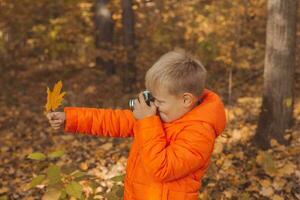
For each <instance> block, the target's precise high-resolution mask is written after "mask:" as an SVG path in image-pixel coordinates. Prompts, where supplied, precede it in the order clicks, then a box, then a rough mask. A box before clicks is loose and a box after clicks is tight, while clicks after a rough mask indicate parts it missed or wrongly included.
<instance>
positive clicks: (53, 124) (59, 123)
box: [50, 122, 62, 126]
mask: <svg viewBox="0 0 300 200" xmlns="http://www.w3.org/2000/svg"><path fill="white" fill-rule="evenodd" d="M50 124H51V126H58V125H61V124H62V123H61V122H55V123H50Z"/></svg>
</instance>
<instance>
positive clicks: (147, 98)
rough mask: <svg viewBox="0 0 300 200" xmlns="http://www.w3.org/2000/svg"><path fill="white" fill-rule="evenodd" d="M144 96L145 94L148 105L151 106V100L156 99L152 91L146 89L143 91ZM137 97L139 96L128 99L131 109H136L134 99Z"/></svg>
mask: <svg viewBox="0 0 300 200" xmlns="http://www.w3.org/2000/svg"><path fill="white" fill-rule="evenodd" d="M143 96H144V99H145V101H146V103H147V105H148V106H150V101H154V98H153V97H152V95H151V93H150V92H149V91H148V90H145V91H143ZM136 99H137V98H132V99H129V101H128V105H129V108H130V109H131V110H134V101H135V100H136Z"/></svg>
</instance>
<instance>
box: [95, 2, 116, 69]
mask: <svg viewBox="0 0 300 200" xmlns="http://www.w3.org/2000/svg"><path fill="white" fill-rule="evenodd" d="M108 2H109V0H96V2H95V28H96V36H95V37H96V40H95V45H96V48H97V49H99V50H100V51H108V52H110V51H111V49H112V48H111V47H112V44H113V27H114V23H113V19H112V15H111V12H110V10H109V9H108ZM112 57H113V56H111V57H105V56H97V57H96V65H97V67H104V69H105V72H106V73H107V74H109V75H111V74H114V73H115V71H116V70H115V66H114V63H113V59H112Z"/></svg>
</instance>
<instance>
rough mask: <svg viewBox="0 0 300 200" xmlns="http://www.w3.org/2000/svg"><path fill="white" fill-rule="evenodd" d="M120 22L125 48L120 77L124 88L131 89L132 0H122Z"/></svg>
mask: <svg viewBox="0 0 300 200" xmlns="http://www.w3.org/2000/svg"><path fill="white" fill-rule="evenodd" d="M122 24H123V33H124V46H125V49H126V63H125V66H124V73H123V77H122V79H123V83H124V90H125V91H131V90H132V89H133V88H134V85H135V82H136V67H135V58H136V56H135V37H134V12H133V9H132V0H122Z"/></svg>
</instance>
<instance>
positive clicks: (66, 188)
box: [27, 150, 124, 200]
mask: <svg viewBox="0 0 300 200" xmlns="http://www.w3.org/2000/svg"><path fill="white" fill-rule="evenodd" d="M63 155H64V152H63V151H60V150H59V151H54V152H52V153H49V154H48V155H46V154H43V153H40V152H34V153H31V154H29V155H28V157H27V158H29V159H31V160H34V161H36V162H38V165H37V166H38V171H39V173H38V174H37V175H36V176H35V177H34V178H33V179H32V180H31V182H30V183H29V184H28V189H32V188H35V187H38V186H42V188H46V192H45V193H44V195H43V197H42V200H65V199H70V198H71V199H79V200H94V199H101V198H103V197H105V198H106V199H108V200H116V199H121V198H123V186H122V185H120V184H119V183H120V182H122V181H123V179H124V175H118V176H115V177H113V178H111V181H112V182H113V186H112V188H111V190H110V191H109V192H106V191H97V188H98V187H99V186H100V184H99V182H100V181H101V180H98V179H97V177H95V176H92V175H88V174H87V172H84V171H81V170H79V169H77V168H76V167H74V166H70V165H62V166H58V165H57V164H55V162H56V161H57V160H58V159H59V158H60V157H62V156H63ZM38 188H41V187H38Z"/></svg>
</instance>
